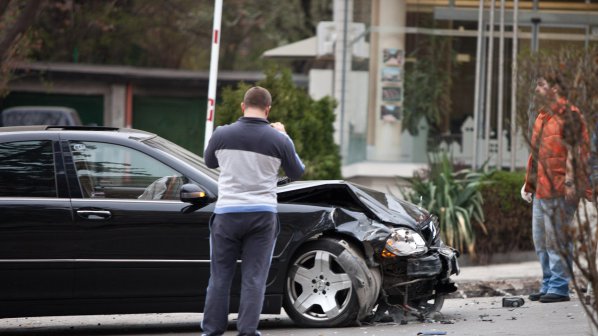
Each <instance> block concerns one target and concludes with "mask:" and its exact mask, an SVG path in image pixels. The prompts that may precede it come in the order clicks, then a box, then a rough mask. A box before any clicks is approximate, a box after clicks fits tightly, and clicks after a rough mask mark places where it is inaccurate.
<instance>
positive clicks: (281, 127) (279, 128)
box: [270, 122, 287, 133]
mask: <svg viewBox="0 0 598 336" xmlns="http://www.w3.org/2000/svg"><path fill="white" fill-rule="evenodd" d="M270 126H272V127H273V128H274V129H275V130H277V131H279V132H282V133H286V132H287V131H285V129H284V125H283V124H282V123H280V122H275V123H271V124H270Z"/></svg>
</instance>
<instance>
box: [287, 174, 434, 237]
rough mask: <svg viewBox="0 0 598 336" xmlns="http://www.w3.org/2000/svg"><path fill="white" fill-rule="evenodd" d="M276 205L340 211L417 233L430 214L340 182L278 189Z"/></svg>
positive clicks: (311, 183)
mask: <svg viewBox="0 0 598 336" xmlns="http://www.w3.org/2000/svg"><path fill="white" fill-rule="evenodd" d="M277 191H278V201H279V202H282V203H306V204H315V205H328V206H334V207H342V208H345V209H348V210H353V211H362V212H364V213H366V214H367V215H368V216H369V217H371V218H372V219H375V220H378V221H380V222H383V223H387V224H391V225H402V226H408V227H411V228H413V229H416V228H417V226H418V223H421V222H422V221H424V220H425V219H427V218H428V217H429V216H430V214H429V213H428V212H427V211H426V210H424V209H422V208H420V207H417V206H416V205H414V204H412V203H409V202H406V201H404V200H401V199H399V198H397V197H395V196H394V195H391V194H390V193H383V192H379V191H376V190H373V189H370V188H367V187H364V186H361V185H358V184H355V183H351V182H347V181H342V180H324V181H299V182H292V183H289V184H287V185H284V186H281V187H279V188H278V190H277Z"/></svg>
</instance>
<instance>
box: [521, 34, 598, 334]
mask: <svg viewBox="0 0 598 336" xmlns="http://www.w3.org/2000/svg"><path fill="white" fill-rule="evenodd" d="M518 62H519V76H518V84H517V85H518V87H519V88H520V89H519V91H518V97H517V126H518V127H519V128H520V129H522V130H523V132H522V133H523V135H524V138H525V140H526V142H527V144H528V146H529V145H531V139H530V136H531V133H530V132H529V127H530V125H532V123H533V122H534V120H535V117H536V112H537V111H536V110H537V108H538V106H540V105H541V103H542V102H540V101H536V97H535V95H534V89H535V86H536V80H537V79H538V77H540V76H543V75H544V74H551V75H552V74H556V75H557V76H558V77H559V79H561V84H560V85H562V87H563V88H564V89H566V91H568V94H567V96H566V98H567V99H568V100H569V102H570V103H571V104H573V105H575V106H577V107H578V108H579V110H580V111H581V112H582V114H583V116H584V119H585V120H586V123H587V125H588V131H589V132H590V134H591V135H593V137H594V139H596V137H597V136H598V135H597V134H596V131H597V127H598V45H596V44H594V45H593V46H591V47H589V48H584V47H582V46H580V47H578V48H573V47H568V48H566V47H563V48H562V49H560V50H554V49H550V50H544V51H542V52H539V53H531V52H529V51H528V52H523V53H522V54H521V56H520V58H519V60H518ZM538 100H539V99H538ZM572 121H574V122H573V123H572V124H570V126H569V127H570V129H579V128H578V127H580V125H575V122H579V121H580V119H574V118H572ZM532 126H533V125H532ZM577 134H579V133H577ZM595 141H598V140H595ZM534 145H535V146H537V144H534ZM594 146H596V143H594ZM572 153H573V162H581V163H582V164H573V165H572V166H573V174H574V177H573V180H574V181H579V180H581V181H584V180H587V176H588V174H591V177H592V179H591V180H593V195H592V197H591V199H590V200H582V201H581V202H580V204H579V206H578V210H577V215H576V216H575V217H574V219H573V223H571V225H569V226H568V227H565V228H564V230H563V232H562V234H561V235H558V236H557V239H556V240H557V241H556V245H557V250H558V251H559V253H560V254H561V256H563V257H566V256H568V255H569V256H571V258H572V263H573V265H572V266H570V267H571V268H570V269H569V271H570V272H571V275H572V284H573V287H574V290H575V292H576V293H577V295H578V296H579V297H580V298H583V297H584V296H585V294H586V291H585V289H588V291H591V292H593V294H594V298H592V299H590V300H580V302H581V303H582V306H583V307H584V309H585V311H586V312H587V316H588V318H589V319H590V321H591V322H592V323H593V325H594V327H595V328H598V300H596V299H595V295H596V293H598V230H597V227H596V218H595V217H593V216H595V215H596V212H597V209H598V204H597V198H596V197H597V196H598V181H597V179H598V176H597V175H598V172H597V171H596V169H598V162H596V160H598V149H596V148H595V147H594V148H593V153H592V155H593V159H594V164H593V165H591V166H590V165H587V164H586V162H585V161H584V160H585V158H583V159H584V160H582V158H580V157H579V152H577V151H572ZM589 169H594V170H593V171H588V170H589ZM592 214H593V215H592ZM553 222H554V219H553ZM573 270H575V272H574V271H573Z"/></svg>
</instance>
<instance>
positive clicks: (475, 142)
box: [471, 0, 484, 169]
mask: <svg viewBox="0 0 598 336" xmlns="http://www.w3.org/2000/svg"><path fill="white" fill-rule="evenodd" d="M483 36H484V0H480V8H479V10H478V41H477V47H476V48H477V49H476V57H475V60H476V61H475V88H474V90H475V91H474V92H475V93H474V103H473V153H472V161H471V168H472V169H478V140H479V137H478V133H479V130H478V122H479V119H480V94H482V93H481V90H480V82H481V80H480V77H481V76H482V73H481V72H482V71H483V70H482V69H481V68H482V65H481V64H482V39H483Z"/></svg>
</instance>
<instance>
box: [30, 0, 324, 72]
mask: <svg viewBox="0 0 598 336" xmlns="http://www.w3.org/2000/svg"><path fill="white" fill-rule="evenodd" d="M213 13H214V4H213V1H211V0H210V1H208V0H199V1H198V0H171V1H146V0H110V1H88V0H52V1H51V2H50V5H49V8H48V10H47V11H46V12H45V13H44V15H43V16H42V17H41V18H40V22H39V24H37V25H36V26H35V32H36V34H37V35H38V36H39V37H40V40H41V47H40V49H39V51H38V52H36V53H35V54H34V55H33V57H34V59H36V60H40V61H54V62H82V63H91V64H122V65H133V66H148V67H164V68H175V69H176V68H182V69H193V70H202V69H208V68H209V62H210V50H211V36H212V24H213ZM289 13H293V15H289ZM331 15H332V14H331V11H330V1H329V0H312V1H305V0H304V1H299V0H292V1H276V0H230V1H228V0H227V1H225V2H224V8H223V14H222V29H221V30H222V31H221V35H220V36H221V46H220V66H219V67H220V69H223V70H256V69H260V68H262V65H263V63H264V61H263V60H262V58H261V54H262V53H263V52H264V51H265V50H267V49H270V48H274V47H276V46H278V45H280V44H284V43H288V42H291V41H295V40H297V39H301V38H305V37H308V36H311V35H313V33H314V30H315V29H314V27H315V22H317V21H316V20H318V21H319V20H321V19H323V18H329V17H331Z"/></svg>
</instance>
